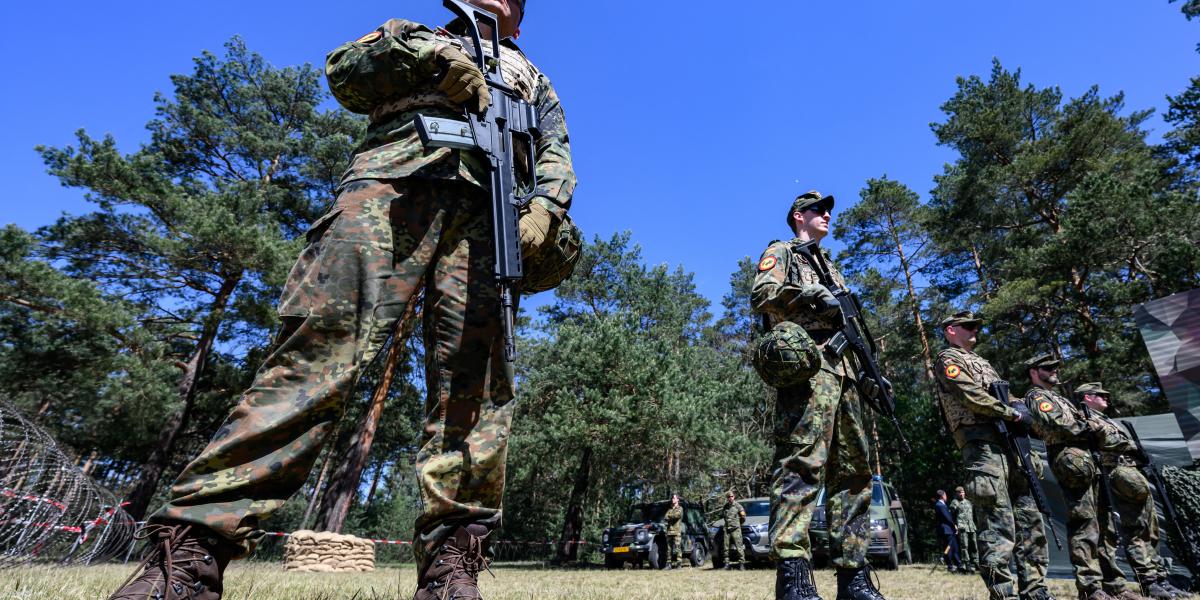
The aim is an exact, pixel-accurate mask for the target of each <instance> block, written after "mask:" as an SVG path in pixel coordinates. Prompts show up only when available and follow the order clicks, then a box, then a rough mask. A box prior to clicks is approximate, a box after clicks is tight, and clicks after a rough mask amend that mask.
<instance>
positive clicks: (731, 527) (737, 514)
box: [721, 490, 746, 571]
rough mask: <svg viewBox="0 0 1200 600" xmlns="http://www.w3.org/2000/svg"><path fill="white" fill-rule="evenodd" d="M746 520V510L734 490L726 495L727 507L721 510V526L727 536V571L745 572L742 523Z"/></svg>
mask: <svg viewBox="0 0 1200 600" xmlns="http://www.w3.org/2000/svg"><path fill="white" fill-rule="evenodd" d="M745 520H746V509H744V508H742V505H741V504H738V502H737V501H736V500H734V498H733V490H729V491H728V492H726V493H725V506H724V507H723V508H722V509H721V524H722V525H723V533H724V536H725V540H724V541H725V557H726V560H725V570H727V571H728V570H729V569H732V568H734V567H737V569H738V570H739V571H741V570H744V569H745V568H746V567H745V564H746V547H745V545H744V544H743V543H742V522H743V521H745Z"/></svg>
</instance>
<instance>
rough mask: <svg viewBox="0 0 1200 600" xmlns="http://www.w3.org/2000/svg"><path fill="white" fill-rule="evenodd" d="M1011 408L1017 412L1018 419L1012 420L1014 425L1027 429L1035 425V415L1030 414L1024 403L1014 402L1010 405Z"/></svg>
mask: <svg viewBox="0 0 1200 600" xmlns="http://www.w3.org/2000/svg"><path fill="white" fill-rule="evenodd" d="M1009 407H1011V408H1012V409H1013V410H1015V411H1016V412H1017V414H1016V417H1015V418H1013V420H1012V421H1013V423H1015V424H1017V425H1019V426H1021V427H1024V428H1026V429H1028V428H1029V427H1030V426H1032V425H1033V413H1030V412H1029V407H1028V406H1025V403H1024V402H1013V403H1011V404H1009Z"/></svg>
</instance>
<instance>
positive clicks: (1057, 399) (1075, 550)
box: [1025, 354, 1141, 600]
mask: <svg viewBox="0 0 1200 600" xmlns="http://www.w3.org/2000/svg"><path fill="white" fill-rule="evenodd" d="M1025 367H1026V369H1027V370H1028V373H1029V380H1030V382H1032V383H1033V387H1032V388H1030V390H1029V391H1028V392H1027V393H1026V394H1025V404H1026V406H1028V407H1029V409H1030V411H1031V413H1032V415H1033V429H1034V431H1036V432H1037V434H1038V436H1039V437H1041V438H1042V440H1043V441H1045V442H1046V450H1047V451H1048V452H1049V454H1050V468H1051V469H1052V470H1053V471H1054V477H1055V478H1056V479H1058V483H1059V485H1060V486H1061V487H1062V490H1063V493H1064V495H1065V496H1066V499H1067V507H1068V510H1069V513H1068V515H1067V538H1068V540H1069V541H1068V545H1069V549H1070V554H1071V564H1072V565H1074V567H1075V587H1076V589H1078V590H1079V595H1080V597H1082V598H1086V599H1087V600H1109V599H1110V598H1120V599H1121V600H1139V599H1140V598H1141V596H1139V595H1138V594H1135V593H1134V592H1132V591H1130V590H1129V589H1128V583H1127V582H1126V581H1125V576H1124V574H1123V573H1121V568H1120V567H1119V566H1117V562H1116V554H1115V553H1114V552H1112V550H1114V549H1115V544H1114V542H1115V540H1116V535H1117V533H1116V530H1115V529H1113V527H1112V520H1111V519H1107V518H1105V517H1104V514H1105V513H1107V511H1108V509H1107V508H1106V507H1103V496H1102V495H1101V493H1100V485H1101V482H1100V477H1099V471H1098V470H1097V469H1096V465H1095V464H1094V463H1093V462H1092V457H1091V454H1090V453H1089V451H1088V441H1089V439H1090V437H1091V436H1093V435H1094V434H1095V433H1096V432H1097V431H1098V428H1099V424H1098V423H1089V422H1088V421H1086V420H1085V419H1083V415H1082V414H1080V413H1079V411H1078V410H1076V409H1075V407H1074V406H1072V405H1071V402H1070V401H1068V400H1067V399H1066V398H1064V397H1062V396H1060V395H1058V394H1057V393H1055V392H1054V387H1055V386H1057V385H1058V383H1059V381H1058V368H1059V361H1058V360H1057V359H1055V358H1054V356H1052V355H1050V354H1040V355H1038V356H1035V357H1033V358H1031V359H1029V360H1028V361H1026V362H1025Z"/></svg>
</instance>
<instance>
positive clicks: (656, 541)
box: [602, 500, 713, 569]
mask: <svg viewBox="0 0 1200 600" xmlns="http://www.w3.org/2000/svg"><path fill="white" fill-rule="evenodd" d="M680 504H682V505H683V536H682V539H681V540H680V541H681V543H682V546H683V547H682V550H681V551H682V554H683V556H684V558H686V559H687V560H688V562H690V563H691V564H692V566H693V567H699V566H701V565H703V564H704V561H705V560H707V559H708V556H709V555H710V554H712V549H713V541H712V538H711V537H710V536H709V533H708V528H707V527H705V526H704V507H703V506H701V505H700V504H697V503H695V502H680ZM669 508H671V501H670V500H663V501H661V502H653V503H650V504H635V505H634V506H633V507H632V508H630V509H629V517H628V518H627V519H625V523H624V524H622V525H618V526H616V527H609V528H608V529H605V530H604V536H603V540H602V541H603V544H604V566H605V567H608V568H609V569H620V568H621V567H623V566H624V565H625V563H632V564H633V566H635V567H641V566H642V565H643V564H649V565H650V568H652V569H661V568H663V567H666V566H667V561H668V560H669V558H670V557H669V556H668V555H667V533H666V532H667V524H666V518H665V516H666V514H667V510H668V509H669Z"/></svg>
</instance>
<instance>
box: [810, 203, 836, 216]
mask: <svg viewBox="0 0 1200 600" xmlns="http://www.w3.org/2000/svg"><path fill="white" fill-rule="evenodd" d="M804 210H806V211H808V212H814V213H817V214H818V215H832V214H833V211H832V210H831V209H830V208H829V207H828V206H821V205H820V204H814V205H812V206H809V207H808V208H805V209H804Z"/></svg>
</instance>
